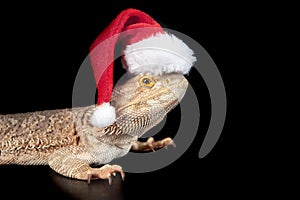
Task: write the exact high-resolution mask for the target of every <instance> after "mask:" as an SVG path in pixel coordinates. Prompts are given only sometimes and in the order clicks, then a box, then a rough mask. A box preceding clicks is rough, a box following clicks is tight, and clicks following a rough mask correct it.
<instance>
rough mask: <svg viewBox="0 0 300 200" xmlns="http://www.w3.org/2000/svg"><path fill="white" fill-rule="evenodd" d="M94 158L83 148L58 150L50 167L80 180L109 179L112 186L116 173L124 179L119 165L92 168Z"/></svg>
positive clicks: (73, 147)
mask: <svg viewBox="0 0 300 200" xmlns="http://www.w3.org/2000/svg"><path fill="white" fill-rule="evenodd" d="M90 163H93V157H92V156H91V155H89V154H88V153H87V152H86V151H85V150H84V148H83V147H77V146H69V147H65V148H62V149H60V150H58V151H57V152H55V153H53V154H52V155H51V156H50V159H49V161H48V164H49V166H50V167H51V168H52V169H53V170H54V171H56V172H57V173H59V174H61V175H63V176H66V177H70V178H76V179H79V180H87V181H88V183H90V181H91V180H92V179H108V182H109V184H111V181H112V179H111V175H112V174H113V175H115V173H116V172H119V173H120V174H121V177H122V179H124V176H125V175H124V172H123V170H122V167H120V166H118V165H108V164H106V165H104V166H102V167H101V168H92V167H90Z"/></svg>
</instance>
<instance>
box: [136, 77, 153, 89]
mask: <svg viewBox="0 0 300 200" xmlns="http://www.w3.org/2000/svg"><path fill="white" fill-rule="evenodd" d="M139 82H140V85H141V86H144V87H150V88H151V87H153V86H154V85H155V80H154V79H153V78H152V77H150V76H143V77H142V78H141V79H140V80H139Z"/></svg>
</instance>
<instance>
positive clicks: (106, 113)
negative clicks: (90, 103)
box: [91, 103, 116, 128]
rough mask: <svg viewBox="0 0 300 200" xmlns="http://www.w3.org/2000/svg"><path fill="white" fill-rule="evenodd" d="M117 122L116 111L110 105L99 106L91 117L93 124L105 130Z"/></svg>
mask: <svg viewBox="0 0 300 200" xmlns="http://www.w3.org/2000/svg"><path fill="white" fill-rule="evenodd" d="M115 120H116V111H115V108H114V107H113V106H111V105H110V104H109V103H103V104H101V105H99V106H98V107H97V108H96V110H95V112H94V113H93V115H92V117H91V123H92V125H94V126H97V127H99V128H103V127H106V126H109V125H111V124H113V123H114V121H115Z"/></svg>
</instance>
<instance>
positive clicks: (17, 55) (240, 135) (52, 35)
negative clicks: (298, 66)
mask: <svg viewBox="0 0 300 200" xmlns="http://www.w3.org/2000/svg"><path fill="white" fill-rule="evenodd" d="M126 2H127V3H124V1H109V2H106V3H105V4H94V3H87V2H83V1H82V2H81V3H76V5H75V3H70V4H67V5H61V4H59V3H56V4H51V3H49V4H47V3H44V4H32V5H30V4H27V3H23V4H18V3H15V4H12V5H7V6H1V10H5V11H6V13H7V14H3V12H2V14H1V38H0V40H1V47H0V48H1V52H2V53H1V67H0V74H1V80H0V90H1V104H0V113H1V114H5V113H17V112H29V111H36V110H46V109H57V108H66V107H71V106H72V89H73V83H74V80H75V78H76V74H77V70H78V69H79V67H80V65H81V64H82V62H83V60H84V59H85V58H86V56H87V55H88V53H89V52H88V49H89V46H90V44H91V43H92V42H93V41H94V39H95V38H96V37H97V35H98V34H99V33H100V32H101V31H102V30H103V29H104V28H105V27H106V26H107V25H108V24H109V23H110V22H111V21H112V20H113V19H114V18H115V17H116V15H117V14H118V13H119V12H120V11H122V10H123V9H126V8H129V7H133V8H137V9H140V10H142V11H144V12H146V13H148V14H149V15H151V16H152V17H153V18H155V19H156V20H157V21H158V22H159V23H161V24H162V26H164V27H166V28H170V29H172V30H176V31H179V32H181V33H184V34H186V35H188V36H189V37H191V38H193V39H194V40H196V41H197V42H198V43H199V44H201V45H202V46H203V47H204V48H205V49H206V51H207V52H208V53H209V54H210V56H211V57H212V59H213V60H214V62H215V63H216V65H217V66H218V69H219V71H220V73H221V75H222V78H223V80H224V84H225V88H226V92H227V101H228V110H227V117H226V123H225V126H224V129H223V132H222V134H221V137H220V139H219V141H218V143H217V144H216V146H215V147H214V149H213V150H212V151H211V152H210V153H209V154H208V155H207V156H206V157H205V158H203V159H199V158H198V152H199V149H200V146H201V144H202V140H203V137H204V134H205V130H206V129H207V126H208V123H209V96H208V93H207V90H206V88H205V83H204V82H203V80H202V79H201V77H200V76H199V75H197V74H196V73H193V70H192V71H191V73H190V75H189V76H187V78H188V80H189V82H190V84H191V85H193V86H194V87H195V88H196V92H197V95H198V97H199V98H201V102H202V103H201V105H200V108H201V112H202V113H201V115H203V117H202V118H201V122H200V125H199V127H200V128H199V133H198V134H197V137H196V139H195V140H194V142H193V143H192V145H191V147H190V148H189V149H188V150H187V151H186V152H185V154H184V155H183V156H182V157H180V159H178V160H177V161H175V162H174V163H172V164H171V165H170V166H167V167H166V168H163V169H161V170H158V171H155V172H150V173H144V174H131V173H126V178H125V181H124V182H122V181H121V180H120V177H119V176H117V177H116V178H115V179H114V180H113V185H112V186H108V184H107V182H105V181H102V180H100V181H94V182H92V184H90V185H87V184H86V182H82V181H76V180H70V179H67V178H64V177H61V176H60V175H57V174H55V173H53V171H52V170H50V168H49V167H48V166H1V167H0V184H1V189H0V190H1V196H2V195H3V196H5V195H7V196H8V197H9V198H10V199H17V198H24V199H26V198H31V199H40V198H41V195H42V196H43V198H44V197H46V198H53V199H54V198H61V199H169V198H174V197H178V196H179V195H183V196H185V197H186V198H188V199H192V198H193V199H200V198H203V197H204V196H207V197H209V198H213V197H216V196H219V195H221V196H222V198H234V197H236V198H239V199H240V198H241V199H242V198H244V197H258V196H259V195H262V194H263V195H266V196H268V195H269V194H270V193H274V188H271V189H269V188H268V187H266V185H270V184H269V183H270V182H273V183H275V184H274V185H276V178H274V177H273V176H272V172H271V171H270V168H269V167H268V165H265V164H264V163H265V162H262V161H261V159H258V158H261V157H263V158H264V161H268V159H269V156H267V153H262V152H259V153H257V149H258V148H259V146H260V142H258V143H257V144H256V143H252V142H249V141H257V140H259V139H257V138H260V137H258V136H257V134H256V133H257V129H256V128H257V126H258V125H257V124H260V123H261V121H259V120H257V118H252V120H249V117H250V115H253V110H252V105H253V104H254V103H255V101H259V100H260V99H257V98H253V101H252V103H250V102H251V101H249V99H248V98H249V96H248V94H249V93H248V91H251V89H249V88H250V87H251V85H254V82H255V81H257V79H258V77H252V73H251V70H252V68H251V67H249V65H251V62H252V59H251V57H247V56H246V55H247V54H248V51H247V49H248V48H250V46H253V43H252V42H255V41H253V40H252V39H253V38H254V37H255V35H256V34H258V31H259V30H260V29H259V27H257V26H256V25H254V24H256V20H254V16H255V15H258V14H259V12H260V10H259V9H257V7H256V6H254V7H251V6H250V5H240V6H239V7H236V5H228V4H227V5H226V7H225V5H218V4H212V5H206V4H201V3H200V4H195V3H192V2H188V1H182V2H179V3H175V2H174V1H167V3H159V2H158V1H147V2H146V1H139V2H138V1H137V2H135V1H126ZM16 7H18V8H19V9H16ZM254 13H256V14H254ZM254 44H255V43H254ZM255 56H257V55H255V53H254V54H252V58H253V57H255ZM249 77H251V82H249V81H248V78H249ZM249 86H250V87H249ZM250 113H252V114H250ZM170 115H171V116H173V118H174V116H175V118H176V116H177V117H178V108H176V109H175V110H174V111H172V113H170ZM171 118H172V117H171ZM173 129H174V126H172V122H169V123H167V127H164V131H165V134H166V136H167V135H170V134H172V133H171V132H172V130H173ZM254 129H256V133H255V131H254ZM168 132H169V133H170V134H169V133H168ZM258 132H259V131H258ZM259 133H262V132H259ZM187 134H188V133H187ZM158 137H162V135H158ZM170 150H171V149H170ZM268 152H270V151H268ZM261 154H262V155H261ZM276 192H277V193H278V192H280V190H279V191H278V190H277V191H276ZM276 192H275V193H276Z"/></svg>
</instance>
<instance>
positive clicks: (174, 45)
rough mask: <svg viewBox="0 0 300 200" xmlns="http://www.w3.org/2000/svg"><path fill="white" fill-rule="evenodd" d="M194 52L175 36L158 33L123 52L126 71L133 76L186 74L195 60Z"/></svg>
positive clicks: (128, 46) (129, 46) (131, 45)
mask: <svg viewBox="0 0 300 200" xmlns="http://www.w3.org/2000/svg"><path fill="white" fill-rule="evenodd" d="M193 54H194V52H193V51H192V50H191V49H190V48H189V47H188V46H187V45H186V44H185V43H184V42H183V41H182V40H180V39H178V38H177V37H176V36H174V35H172V34H168V33H164V34H162V33H158V34H156V35H154V36H151V37H149V38H146V39H143V40H141V41H139V42H136V43H134V44H130V45H127V47H126V49H125V50H124V55H125V57H124V58H125V61H126V65H127V68H128V71H129V72H130V73H133V74H139V73H146V74H147V73H149V74H153V75H162V74H166V73H172V72H177V73H182V74H186V73H188V72H189V71H190V69H191V67H192V66H193V64H194V62H195V61H196V60H197V59H196V57H194V56H193Z"/></svg>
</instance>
